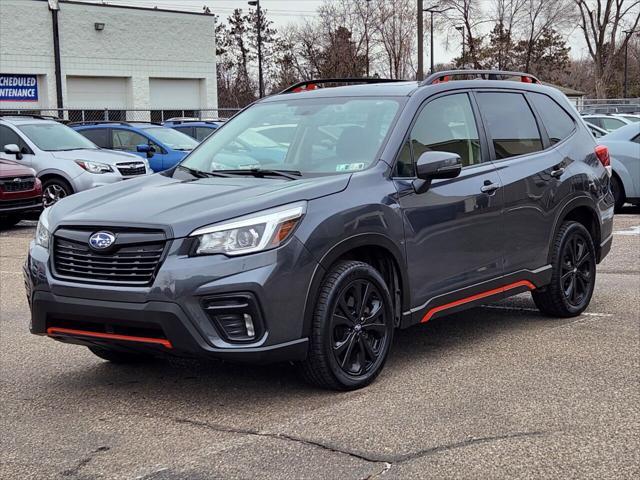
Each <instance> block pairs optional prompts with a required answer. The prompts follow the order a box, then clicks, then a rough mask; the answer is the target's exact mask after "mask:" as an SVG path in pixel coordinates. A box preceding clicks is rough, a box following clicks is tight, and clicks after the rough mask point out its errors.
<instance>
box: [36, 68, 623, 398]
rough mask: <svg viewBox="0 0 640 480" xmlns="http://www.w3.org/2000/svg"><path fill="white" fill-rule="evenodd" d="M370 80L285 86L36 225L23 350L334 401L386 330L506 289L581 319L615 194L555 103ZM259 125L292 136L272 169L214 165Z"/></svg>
mask: <svg viewBox="0 0 640 480" xmlns="http://www.w3.org/2000/svg"><path fill="white" fill-rule="evenodd" d="M478 79H482V81H480V80H478ZM501 79H502V80H501ZM505 79H506V80H505ZM513 80H515V81H513ZM384 82H385V81H383V80H367V81H362V83H366V84H364V85H351V86H344V87H337V88H326V86H327V85H329V84H330V83H331V81H325V82H321V81H317V82H313V83H314V85H315V86H321V85H325V88H315V89H313V91H302V92H300V93H295V92H296V91H299V90H301V85H295V86H293V87H292V88H291V89H288V90H286V91H285V92H283V93H282V94H280V95H274V96H271V97H268V98H265V99H262V100H260V101H258V102H256V103H255V104H254V105H252V106H251V107H249V108H247V109H246V110H244V111H243V112H242V113H240V114H238V115H236V116H235V117H234V118H233V119H231V120H230V121H229V122H228V123H227V124H226V125H225V126H224V127H223V128H221V129H220V130H219V131H218V132H216V134H215V135H212V136H211V137H209V138H208V139H207V140H205V141H204V142H203V143H202V144H200V146H198V147H197V148H196V149H195V150H194V151H193V152H192V153H191V154H190V155H189V156H188V157H187V158H186V159H185V160H184V161H182V162H181V163H180V164H179V165H178V166H177V167H176V168H173V169H171V170H169V171H166V172H163V173H162V174H159V175H152V176H150V177H145V178H140V179H135V180H130V181H127V182H122V183H121V184H117V185H113V186H108V187H104V188H102V189H100V190H99V191H95V192H94V191H89V192H86V193H81V194H79V195H74V196H72V197H69V198H65V199H64V200H62V201H61V202H59V203H58V204H56V205H55V206H54V207H52V208H51V209H48V210H47V211H46V212H45V214H44V215H42V217H41V219H40V223H39V225H38V229H37V233H36V238H35V240H34V241H33V242H32V244H31V247H30V250H29V258H28V260H27V262H26V265H25V279H26V285H27V290H28V291H27V293H28V298H29V302H30V305H31V311H32V317H31V331H32V332H33V333H34V334H38V335H48V336H49V337H52V338H54V339H57V340H60V341H63V342H68V343H75V344H79V345H85V346H88V347H89V348H90V350H91V351H92V352H94V353H95V354H96V355H98V356H99V357H102V358H104V359H107V360H110V361H113V362H135V361H139V360H141V359H145V358H149V357H151V356H155V355H162V354H168V355H187V356H189V355H190V356H207V355H209V356H217V357H220V358H225V359H235V360H243V361H251V362H271V361H278V360H288V361H295V362H298V363H299V365H300V369H301V372H302V373H303V375H304V376H305V378H307V379H308V380H309V381H311V382H313V383H315V384H317V385H321V386H323V387H327V388H333V389H354V388H359V387H362V386H364V385H367V384H368V383H369V382H371V381H372V380H373V379H374V378H375V377H376V376H377V375H378V374H379V373H380V371H381V370H382V368H383V365H384V363H385V360H386V358H387V356H388V353H389V350H390V348H391V345H392V340H393V335H394V331H395V329H396V328H407V327H410V326H412V325H415V324H418V323H421V322H422V323H424V322H428V321H431V320H432V319H434V318H437V317H440V316H443V315H446V314H449V313H452V312H456V311H459V310H462V309H466V308H470V307H473V306H476V305H479V304H482V303H485V302H489V301H493V300H498V299H502V298H504V297H507V296H510V295H515V294H518V293H521V292H526V291H531V293H532V295H533V299H534V301H535V303H536V305H537V306H538V307H539V309H540V310H541V311H542V312H543V313H545V314H547V315H551V316H556V317H573V316H576V315H579V314H580V313H581V312H583V311H584V310H585V309H586V308H587V306H588V305H589V302H590V300H591V296H592V293H593V289H594V285H595V280H596V264H597V263H598V262H600V261H601V260H602V258H603V257H604V256H605V255H606V254H607V253H608V252H609V249H610V248H611V240H612V219H613V196H612V194H611V190H610V187H609V185H610V171H609V170H608V169H607V168H606V167H607V166H608V164H609V157H608V153H607V149H606V147H603V146H597V145H596V143H595V140H594V138H593V136H592V135H591V134H590V133H589V131H588V130H587V128H586V127H585V125H584V122H582V120H581V119H580V118H579V117H578V115H577V113H576V112H575V110H574V109H573V108H572V107H571V105H570V104H569V103H568V100H567V99H566V97H564V96H563V95H562V94H561V93H560V92H558V91H557V90H555V89H553V88H550V87H545V86H542V85H540V84H539V82H538V80H537V79H536V78H535V77H533V76H531V75H527V74H519V73H518V74H514V73H511V72H495V71H491V72H486V71H464V70H463V71H452V72H439V73H437V74H435V75H432V76H430V77H429V78H427V79H426V80H425V81H423V82H414V81H411V82H391V81H386V83H384ZM309 83H312V82H307V84H309ZM265 124H266V125H270V126H275V125H278V124H280V125H288V126H292V125H293V126H295V128H296V132H295V134H294V135H293V136H291V137H289V138H290V141H288V142H286V143H281V144H280V145H281V148H284V149H285V150H286V154H285V155H281V156H279V157H278V158H277V160H269V156H267V155H261V154H260V153H259V149H256V150H254V151H251V152H247V155H255V157H253V159H252V161H251V162H250V165H248V166H246V167H245V168H235V169H229V168H224V167H220V164H222V163H224V162H220V161H219V157H220V156H222V157H224V156H225V155H226V153H225V151H227V150H228V148H229V146H230V145H233V144H234V143H236V142H237V139H238V138H241V137H242V136H243V134H244V133H245V132H247V131H255V130H256V129H257V128H260V126H262V125H265ZM327 131H330V132H331V134H330V135H327ZM265 148H269V147H265Z"/></svg>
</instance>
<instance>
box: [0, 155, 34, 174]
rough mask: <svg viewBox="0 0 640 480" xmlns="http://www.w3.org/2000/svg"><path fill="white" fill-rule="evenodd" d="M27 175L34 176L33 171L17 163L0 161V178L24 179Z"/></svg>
mask: <svg viewBox="0 0 640 480" xmlns="http://www.w3.org/2000/svg"><path fill="white" fill-rule="evenodd" d="M27 175H32V176H35V171H34V170H33V169H32V168H29V167H25V166H24V165H20V164H19V163H15V162H12V161H10V160H2V159H0V177H17V176H20V177H24V176H27Z"/></svg>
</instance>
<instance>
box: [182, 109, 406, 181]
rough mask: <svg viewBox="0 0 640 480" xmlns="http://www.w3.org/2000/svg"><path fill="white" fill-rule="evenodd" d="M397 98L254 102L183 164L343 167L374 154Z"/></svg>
mask: <svg viewBox="0 0 640 480" xmlns="http://www.w3.org/2000/svg"><path fill="white" fill-rule="evenodd" d="M400 101H401V100H399V99H396V98H375V99H374V98H317V99H304V100H283V101H277V102H267V103H261V104H257V105H255V106H253V107H251V108H249V109H247V110H245V111H244V112H242V113H241V114H239V115H237V116H236V117H234V118H233V120H231V121H230V122H229V124H228V125H226V126H225V128H223V129H221V130H220V131H218V132H216V134H215V135H212V136H211V137H209V138H208V139H207V140H206V141H205V142H203V144H202V145H201V146H200V147H199V148H198V149H197V150H196V151H194V152H193V153H192V154H191V155H190V156H189V157H188V158H187V159H186V160H185V161H184V162H183V165H184V166H185V167H188V168H190V169H193V170H199V171H206V172H211V171H223V170H238V169H255V168H258V169H269V170H293V171H297V172H301V173H302V174H304V173H318V174H329V173H342V172H354V171H358V170H364V169H365V168H367V167H368V166H369V165H371V164H372V163H373V162H374V161H375V160H376V155H377V153H378V150H380V147H381V145H382V143H383V141H384V139H385V137H386V136H387V133H388V132H389V128H390V126H391V124H392V123H393V121H394V119H395V117H396V115H397V113H398V111H399V107H400Z"/></svg>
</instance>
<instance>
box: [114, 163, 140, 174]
mask: <svg viewBox="0 0 640 480" xmlns="http://www.w3.org/2000/svg"><path fill="white" fill-rule="evenodd" d="M116 167H117V168H118V171H119V172H120V174H121V175H122V176H123V177H133V176H136V175H144V174H145V173H147V170H146V168H145V166H144V163H141V162H131V163H118V164H117V165H116Z"/></svg>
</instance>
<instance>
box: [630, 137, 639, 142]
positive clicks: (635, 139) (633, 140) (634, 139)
mask: <svg viewBox="0 0 640 480" xmlns="http://www.w3.org/2000/svg"><path fill="white" fill-rule="evenodd" d="M631 141H632V142H635V143H640V135H636V136H635V137H633V138H632V139H631Z"/></svg>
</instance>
